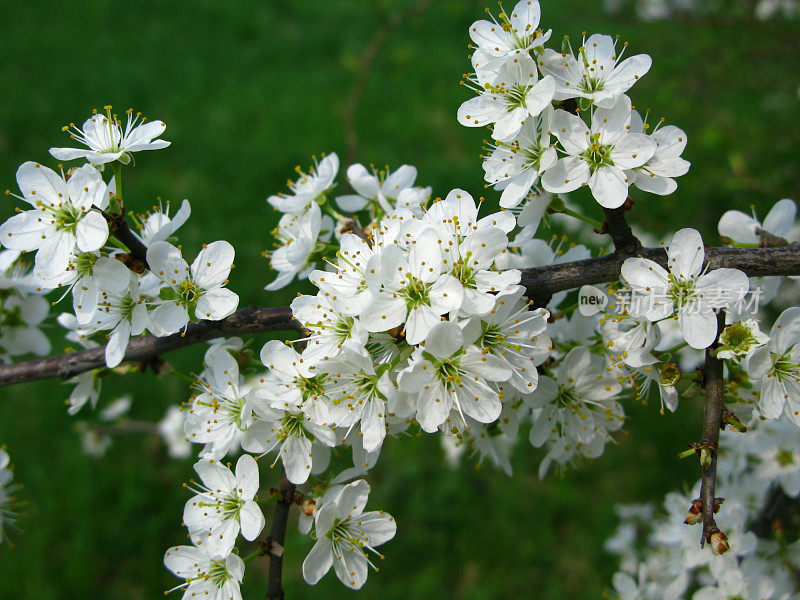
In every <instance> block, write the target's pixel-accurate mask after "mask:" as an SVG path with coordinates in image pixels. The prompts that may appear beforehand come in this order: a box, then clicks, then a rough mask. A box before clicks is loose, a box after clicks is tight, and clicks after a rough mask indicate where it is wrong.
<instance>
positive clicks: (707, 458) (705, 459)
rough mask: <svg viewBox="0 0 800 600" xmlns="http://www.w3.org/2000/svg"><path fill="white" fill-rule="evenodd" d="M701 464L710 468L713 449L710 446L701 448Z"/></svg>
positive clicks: (704, 467) (705, 467)
mask: <svg viewBox="0 0 800 600" xmlns="http://www.w3.org/2000/svg"><path fill="white" fill-rule="evenodd" d="M700 466H702V467H703V469H708V468H709V467H710V466H711V450H710V449H709V448H708V447H705V446H704V447H702V448H700Z"/></svg>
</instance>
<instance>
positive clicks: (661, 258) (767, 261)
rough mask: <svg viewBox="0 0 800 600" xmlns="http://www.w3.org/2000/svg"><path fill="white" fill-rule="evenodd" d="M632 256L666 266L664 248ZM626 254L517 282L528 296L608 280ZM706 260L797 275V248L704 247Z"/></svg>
mask: <svg viewBox="0 0 800 600" xmlns="http://www.w3.org/2000/svg"><path fill="white" fill-rule="evenodd" d="M636 256H642V257H644V258H649V259H650V260H653V261H655V262H657V263H658V264H660V265H661V266H663V267H665V268H666V266H667V253H666V250H665V249H664V248H642V249H641V251H640V252H638V253H637V254H636ZM625 258H627V257H626V256H624V255H623V256H619V255H616V254H609V255H608V256H601V257H600V258H589V259H586V260H578V261H574V262H569V263H562V264H559V265H553V266H549V267H540V268H537V269H527V270H523V271H522V281H521V284H522V285H524V286H525V287H526V288H528V294H529V295H530V296H531V297H537V296H541V295H545V294H554V293H556V292H560V291H564V290H570V289H575V288H579V287H581V286H583V285H587V284H598V283H608V282H610V281H616V280H617V279H618V278H619V272H620V267H621V266H622V263H623V262H624V261H625ZM706 261H707V262H708V266H709V268H711V269H719V268H722V267H728V268H735V269H741V270H742V271H744V272H745V273H746V274H747V275H749V276H750V277H764V276H768V275H798V274H800V248H797V247H794V246H787V247H784V248H706Z"/></svg>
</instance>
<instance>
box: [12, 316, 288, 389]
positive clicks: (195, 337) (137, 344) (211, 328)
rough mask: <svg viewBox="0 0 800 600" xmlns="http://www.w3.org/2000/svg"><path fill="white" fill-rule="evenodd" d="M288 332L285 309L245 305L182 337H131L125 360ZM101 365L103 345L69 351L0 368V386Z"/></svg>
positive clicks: (67, 375) (62, 375)
mask: <svg viewBox="0 0 800 600" xmlns="http://www.w3.org/2000/svg"><path fill="white" fill-rule="evenodd" d="M289 330H298V324H297V322H296V321H294V320H293V319H292V311H291V309H289V308H288V307H281V308H262V307H260V306H248V307H246V308H242V309H241V310H238V311H236V312H235V313H233V314H232V315H231V316H229V317H227V318H226V319H223V320H221V321H200V322H199V323H192V324H190V325H189V327H187V329H186V333H185V334H181V333H176V334H174V335H170V336H167V337H156V336H153V335H144V336H141V337H136V338H133V339H131V341H130V343H129V344H128V350H127V352H126V353H125V360H126V361H148V360H151V359H153V358H155V357H157V356H159V355H161V354H164V353H165V352H170V351H172V350H177V349H178V348H184V347H186V346H192V345H194V344H197V343H200V342H205V341H207V340H212V339H214V338H218V337H225V336H231V335H242V334H247V333H261V332H265V331H289ZM103 366H105V346H102V347H99V348H92V349H91V350H83V351H81V352H71V353H69V354H65V355H63V356H52V357H50V358H43V359H39V360H30V361H27V362H21V363H14V364H10V365H2V366H0V387H2V386H7V385H11V384H14V383H23V382H26V381H36V380H38V379H49V378H51V377H60V378H62V379H69V378H71V377H74V376H75V375H79V374H80V373H83V372H85V371H91V370H92V369H97V368H100V367H103Z"/></svg>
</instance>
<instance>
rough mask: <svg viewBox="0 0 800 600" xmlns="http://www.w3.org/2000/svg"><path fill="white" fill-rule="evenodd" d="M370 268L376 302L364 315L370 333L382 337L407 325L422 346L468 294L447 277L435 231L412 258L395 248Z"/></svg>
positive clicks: (419, 242) (416, 243)
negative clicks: (383, 334)
mask: <svg viewBox="0 0 800 600" xmlns="http://www.w3.org/2000/svg"><path fill="white" fill-rule="evenodd" d="M371 263H374V264H375V269H376V273H375V274H374V275H373V276H372V277H371V278H368V279H367V283H368V284H369V285H370V288H371V290H372V300H371V301H370V302H369V303H368V304H367V306H366V307H365V308H364V311H363V312H362V313H361V321H362V323H363V324H364V326H365V327H366V328H367V331H372V332H376V333H378V332H383V331H388V330H390V329H393V328H395V327H398V326H400V325H403V324H405V331H406V340H407V341H408V343H409V344H419V343H420V342H422V341H423V340H424V339H425V338H426V336H427V335H428V332H429V331H430V330H431V327H433V326H434V325H436V324H437V323H438V322H439V321H440V320H441V316H442V315H443V314H445V313H448V312H450V311H451V310H457V309H458V308H459V307H460V306H461V301H462V298H463V295H464V293H463V288H462V286H461V284H460V283H459V282H458V280H457V279H455V278H454V277H453V276H451V275H448V274H447V273H446V272H445V271H446V265H445V262H444V257H443V255H442V248H441V246H440V244H439V232H437V231H436V230H435V229H432V228H429V229H425V230H424V231H423V232H422V233H421V234H420V235H419V236H417V238H416V239H414V240H413V242H412V244H411V247H410V249H409V250H408V253H405V252H403V250H402V248H401V247H400V246H397V245H390V246H387V247H386V248H384V249H383V252H382V253H381V254H380V256H376V257H373V259H372V260H371Z"/></svg>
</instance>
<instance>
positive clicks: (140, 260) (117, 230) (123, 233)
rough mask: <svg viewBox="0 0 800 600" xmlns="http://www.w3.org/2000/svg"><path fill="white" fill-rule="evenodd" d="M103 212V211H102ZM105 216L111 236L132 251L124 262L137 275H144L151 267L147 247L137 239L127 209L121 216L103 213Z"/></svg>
mask: <svg viewBox="0 0 800 600" xmlns="http://www.w3.org/2000/svg"><path fill="white" fill-rule="evenodd" d="M101 212H102V211H101ZM103 216H104V217H105V218H106V221H108V230H109V233H110V234H111V235H113V236H114V237H115V238H117V239H118V240H119V241H120V242H122V243H123V244H125V246H126V247H127V248H128V250H130V252H129V253H128V254H127V255H126V256H127V260H123V261H122V262H123V263H125V265H126V266H127V267H128V268H129V269H131V270H132V271H135V272H136V273H142V272H144V270H145V269H149V268H150V267H149V266H148V264H147V246H145V245H144V244H143V243H142V241H141V240H140V239H139V238H138V237H136V235H135V234H134V233H133V231H131V228H130V225H128V221H127V219H125V209H123V210H122V212H121V213H120V214H119V215H109V214H108V213H105V212H103Z"/></svg>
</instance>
